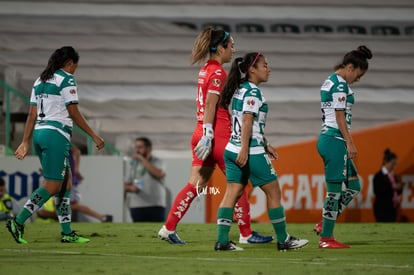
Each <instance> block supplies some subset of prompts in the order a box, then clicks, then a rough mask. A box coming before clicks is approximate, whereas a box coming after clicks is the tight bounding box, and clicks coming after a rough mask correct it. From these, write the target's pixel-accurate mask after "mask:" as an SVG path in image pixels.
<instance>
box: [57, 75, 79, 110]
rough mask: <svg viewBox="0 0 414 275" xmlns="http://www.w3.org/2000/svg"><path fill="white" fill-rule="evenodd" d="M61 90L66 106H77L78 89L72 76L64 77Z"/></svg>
mask: <svg viewBox="0 0 414 275" xmlns="http://www.w3.org/2000/svg"><path fill="white" fill-rule="evenodd" d="M61 89H62V93H61V95H62V97H63V99H64V101H65V104H66V106H68V105H69V104H77V103H78V102H79V98H78V88H77V86H76V81H75V78H74V77H73V76H72V75H71V76H68V77H66V78H65V79H64V80H63V82H62V85H61Z"/></svg>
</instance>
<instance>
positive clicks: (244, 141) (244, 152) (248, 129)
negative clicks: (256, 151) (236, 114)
mask: <svg viewBox="0 0 414 275" xmlns="http://www.w3.org/2000/svg"><path fill="white" fill-rule="evenodd" d="M253 118H254V114H252V113H244V114H243V122H242V128H241V149H240V152H239V154H238V155H237V158H236V163H237V164H238V165H239V166H240V167H243V166H245V165H246V163H247V161H248V159H249V146H250V137H251V136H252V128H253Z"/></svg>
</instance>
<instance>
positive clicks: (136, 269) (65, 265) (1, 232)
mask: <svg viewBox="0 0 414 275" xmlns="http://www.w3.org/2000/svg"><path fill="white" fill-rule="evenodd" d="M160 227H161V224H154V223H139V224H131V223H125V224H122V223H113V224H112V223H104V224H98V223H73V228H74V229H75V230H78V232H79V233H80V234H81V235H83V236H85V237H89V238H90V239H91V242H89V243H87V244H62V243H60V238H59V237H60V227H59V225H58V224H37V223H34V224H30V223H29V224H27V225H26V228H25V239H26V240H27V241H28V242H29V244H27V245H22V244H17V243H15V241H14V240H13V239H12V237H11V236H10V234H9V232H8V231H7V229H6V228H5V226H4V227H3V225H2V228H0V274H4V275H8V274H42V275H43V274H98V273H99V274H319V275H322V274H414V224H410V223H407V224H375V223H367V224H357V223H354V224H351V223H340V224H337V226H336V228H335V236H336V238H337V239H338V240H340V241H342V242H345V243H347V244H350V245H351V246H352V247H351V249H339V250H322V249H318V240H319V238H317V237H316V236H315V235H314V234H313V232H312V228H313V224H288V230H289V232H290V234H292V235H294V236H300V237H301V238H307V239H309V240H310V243H309V245H308V246H306V247H305V248H303V249H301V250H296V251H288V252H284V253H282V252H279V251H277V249H276V245H275V244H274V243H272V244H264V245H241V246H242V247H244V248H245V250H244V251H238V252H234V251H231V252H230V251H221V252H216V251H214V250H213V246H214V242H215V238H216V227H215V225H214V224H181V225H179V227H178V232H179V235H180V237H181V238H182V239H183V240H185V241H187V244H186V245H181V246H179V245H170V244H168V243H167V242H165V241H161V240H159V239H158V238H157V237H156V235H157V232H158V229H159V228H160ZM253 229H254V230H257V231H260V233H265V234H273V231H272V227H271V225H270V224H253ZM230 237H231V239H233V240H234V241H238V229H237V225H235V224H234V225H233V226H232V229H231V233H230Z"/></svg>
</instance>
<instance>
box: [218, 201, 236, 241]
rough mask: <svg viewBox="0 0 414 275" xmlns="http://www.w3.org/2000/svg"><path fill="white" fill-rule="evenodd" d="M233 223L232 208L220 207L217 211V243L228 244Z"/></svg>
mask: <svg viewBox="0 0 414 275" xmlns="http://www.w3.org/2000/svg"><path fill="white" fill-rule="evenodd" d="M232 221H233V208H226V207H221V208H219V209H218V211H217V241H218V242H219V243H221V244H226V243H228V242H229V232H230V226H231V222H232Z"/></svg>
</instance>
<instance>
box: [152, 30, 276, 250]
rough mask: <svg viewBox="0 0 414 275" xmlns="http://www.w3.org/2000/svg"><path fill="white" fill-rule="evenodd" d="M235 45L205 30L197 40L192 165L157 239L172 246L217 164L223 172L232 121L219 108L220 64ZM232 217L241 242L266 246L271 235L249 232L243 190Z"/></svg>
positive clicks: (228, 59)
mask: <svg viewBox="0 0 414 275" xmlns="http://www.w3.org/2000/svg"><path fill="white" fill-rule="evenodd" d="M233 53H234V42H233V38H232V37H231V35H230V34H229V33H228V32H226V31H223V30H214V29H213V28H210V27H208V28H205V29H204V30H203V31H202V32H201V33H200V34H199V35H198V36H197V38H196V40H195V42H194V47H193V51H192V58H191V63H192V64H195V63H201V62H204V60H205V59H206V58H207V56H209V59H208V60H207V62H206V63H204V65H203V66H202V67H201V69H200V72H199V74H198V85H197V125H196V128H195V130H194V133H193V137H192V140H191V147H192V152H193V162H192V168H191V176H190V179H189V181H188V183H187V184H186V185H185V186H184V188H183V189H182V190H181V191H180V192H179V193H178V194H177V196H176V197H175V200H174V203H173V205H172V207H171V210H170V213H169V215H168V218H167V221H166V223H165V225H164V226H163V227H162V228H161V229H160V231H159V232H158V236H159V237H160V238H161V239H163V240H166V241H168V242H170V243H173V244H185V242H184V241H182V240H181V239H180V238H179V237H178V235H177V233H176V227H177V224H178V223H179V222H180V220H181V219H182V218H183V216H184V215H185V213H186V212H187V210H188V208H189V207H190V205H191V203H192V201H193V200H194V198H196V197H197V195H198V191H200V190H201V189H202V188H203V187H205V186H206V185H207V184H208V181H209V179H210V178H211V176H212V174H213V172H214V168H215V166H216V164H217V165H218V166H219V167H220V169H221V170H222V171H223V173H224V172H225V164H224V159H223V155H224V149H225V147H226V145H227V143H228V141H229V139H230V135H231V128H230V127H231V125H230V124H231V122H230V117H229V112H228V110H226V109H223V108H220V107H219V106H218V102H219V99H220V93H221V89H222V87H223V85H224V82H225V81H226V77H227V73H226V71H225V70H224V68H223V67H222V65H223V64H225V63H229V62H231V58H232V56H233ZM235 216H236V219H237V223H238V225H239V229H240V239H239V242H240V243H267V242H271V241H272V240H273V237H272V236H261V235H259V234H258V233H257V232H254V231H252V229H251V222H250V205H249V202H248V194H247V191H245V192H244V193H243V195H242V197H241V198H240V199H239V201H238V203H237V204H236V206H235Z"/></svg>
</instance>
